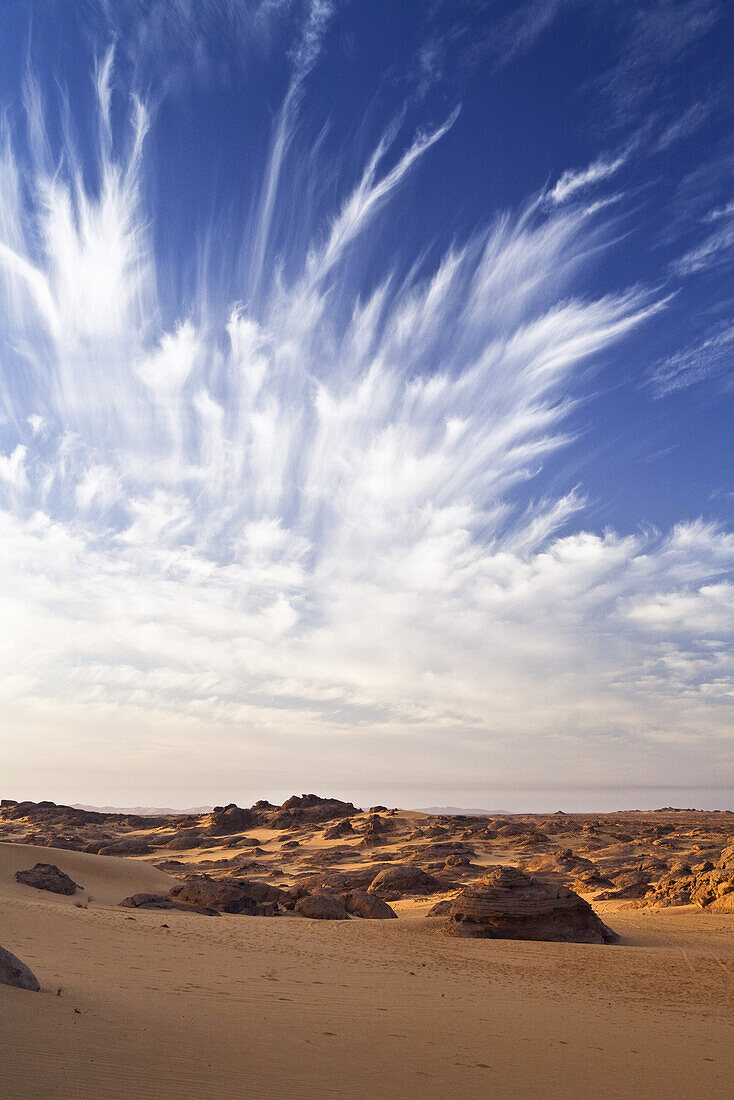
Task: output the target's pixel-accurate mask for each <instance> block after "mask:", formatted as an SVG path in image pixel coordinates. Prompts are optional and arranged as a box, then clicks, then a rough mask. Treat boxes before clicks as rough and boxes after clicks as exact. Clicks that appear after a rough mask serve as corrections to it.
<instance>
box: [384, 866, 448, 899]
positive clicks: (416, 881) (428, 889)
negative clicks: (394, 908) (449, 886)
mask: <svg viewBox="0 0 734 1100" xmlns="http://www.w3.org/2000/svg"><path fill="white" fill-rule="evenodd" d="M368 889H369V893H370V894H377V895H378V896H379V897H381V898H387V899H389V900H394V899H395V898H400V897H404V896H405V895H406V894H434V893H437V892H438V891H439V890H444V889H446V887H445V884H444V883H442V882H439V881H438V879H437V878H434V877H433V875H429V874H428V873H427V872H426V871H423V870H421V868H420V867H416V866H415V864H412V863H400V864H398V865H397V866H395V867H386V868H385V870H384V871H380V872H379V874H378V875H376V876H375V878H374V879H373V880H372V882H371V883H370V885H369V887H368Z"/></svg>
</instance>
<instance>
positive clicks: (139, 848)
mask: <svg viewBox="0 0 734 1100" xmlns="http://www.w3.org/2000/svg"><path fill="white" fill-rule="evenodd" d="M88 850H89V845H88V846H87V847H86V848H85V851H88ZM152 851H153V849H152V848H151V846H150V844H149V843H148V841H147V840H142V839H141V838H140V837H124V838H123V839H122V840H114V841H113V842H112V843H111V844H103V845H102V846H101V847H100V848H98V849H97V855H100V856H149V855H150V854H151V852H152Z"/></svg>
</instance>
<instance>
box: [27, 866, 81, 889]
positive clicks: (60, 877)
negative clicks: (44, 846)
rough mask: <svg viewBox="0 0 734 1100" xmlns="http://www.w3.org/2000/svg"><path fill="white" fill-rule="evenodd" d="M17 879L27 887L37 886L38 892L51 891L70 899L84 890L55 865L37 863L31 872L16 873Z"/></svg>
mask: <svg viewBox="0 0 734 1100" xmlns="http://www.w3.org/2000/svg"><path fill="white" fill-rule="evenodd" d="M15 877H16V879H17V880H18V882H23V883H25V885H26V886H35V888H36V890H49V891H50V892H51V893H52V894H66V895H67V896H68V897H71V896H72V895H73V894H75V893H76V892H77V890H83V889H84V887H82V886H79V884H78V883H76V882H74V880H73V879H72V878H69V876H68V875H66V874H64V872H63V871H60V870H59V868H58V867H56V866H55V865H54V864H53V863H37V864H36V865H35V866H34V867H31V869H30V870H29V871H16V872H15Z"/></svg>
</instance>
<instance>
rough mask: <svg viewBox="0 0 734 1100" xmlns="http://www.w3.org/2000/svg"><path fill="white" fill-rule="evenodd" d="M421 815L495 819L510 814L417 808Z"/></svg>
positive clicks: (495, 811)
mask: <svg viewBox="0 0 734 1100" xmlns="http://www.w3.org/2000/svg"><path fill="white" fill-rule="evenodd" d="M416 812H417V813H419V814H445V815H446V816H447V817H494V816H495V815H497V814H499V815H502V814H509V813H510V811H509V810H467V809H465V808H464V807H463V806H417V807H416Z"/></svg>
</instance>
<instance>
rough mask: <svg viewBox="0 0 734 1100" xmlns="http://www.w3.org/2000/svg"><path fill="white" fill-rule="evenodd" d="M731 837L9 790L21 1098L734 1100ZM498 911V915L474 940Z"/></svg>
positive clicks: (13, 1006)
mask: <svg viewBox="0 0 734 1100" xmlns="http://www.w3.org/2000/svg"><path fill="white" fill-rule="evenodd" d="M732 843H734V813H730V812H726V813H724V812H722V813H707V812H696V811H685V810H681V811H676V810H662V809H661V810H658V811H654V812H639V813H632V812H625V813H618V814H603V815H578V814H551V815H498V816H495V817H482V818H478V817H462V816H436V817H434V816H429V815H426V814H423V813H419V812H411V811H403V810H400V809H396V808H391V809H387V808H385V807H374V808H372V810H371V811H369V812H364V811H362V810H361V809H359V808H358V807H355V806H353V805H352V804H350V803H344V802H340V801H339V800H338V799H327V798H319V797H317V796H315V795H311V796H308V795H307V796H294V797H293V798H291V799H289V800H287V802H286V803H284V804H283V805H282V806H271V805H270V804H268V803H266V802H259V803H256V804H255V805H254V806H252V807H250V808H241V807H237V806H234V805H231V806H228V807H219V808H215V810H214V811H213V812H210V813H203V814H198V815H191V816H186V817H183V816H157V817H141V816H134V815H126V814H122V813H95V812H91V811H88V810H81V809H75V808H72V807H64V806H56V805H54V804H52V803H38V804H36V803H30V802H19V803H15V802H13V801H12V800H9V799H5V800H3V805H2V809H1V810H0V946H2V947H3V948H4V949H5V950H6V951H9V952H12V954H13V955H14V956H16V958H17V959H19V960H20V961H21V962H22V963H23V964H25V966H27V967H29V968H30V970H31V972H32V973H33V975H35V976H36V978H37V979H38V982H39V984H40V990H39V991H37V992H36V991H33V990H32V989H22V988H17V987H14V986H13V985H6V984H0V1015H1V1018H2V1024H3V1026H2V1043H3V1065H2V1078H3V1095H4V1096H8V1097H9V1098H11V1097H18V1098H21V1097H30V1096H38V1095H43V1096H45V1095H53V1096H58V1097H70V1098H71V1097H75V1096H89V1097H98V1096H105V1097H118V1096H119V1097H123V1096H125V1097H130V1096H135V1097H138V1096H140V1097H144V1096H186V1097H192V1098H193V1097H199V1096H209V1095H219V1096H235V1095H237V1096H253V1097H255V1096H268V1097H270V1096H272V1097H276V1096H282V1095H296V1094H297V1095H303V1096H324V1095H326V1096H343V1095H346V1094H348V1095H351V1096H355V1097H365V1098H366V1097H374V1096H379V1097H394V1096H421V1097H432V1098H433V1097H435V1098H439V1097H449V1096H455V1095H462V1096H467V1097H487V1096H495V1095H502V1096H511V1097H518V1098H519V1097H536V1096H554V1097H555V1096H558V1097H561V1096H563V1097H579V1098H580V1097H585V1096H588V1094H589V1092H590V1091H596V1092H599V1093H601V1094H602V1095H604V1096H605V1097H619V1098H622V1097H631V1096H635V1097H650V1098H652V1097H663V1096H675V1097H681V1098H689V1097H690V1098H691V1100H694V1098H698V1097H700V1096H702V1095H706V1096H710V1097H722V1098H724V1097H728V1096H730V1095H731V1080H732V1074H733V1073H734V908H733V907H732V904H731V902H732V901H734V867H733V866H732V851H731V847H732ZM105 852H108V853H109V854H104V853H105ZM39 864H40V865H42V866H45V867H52V868H56V869H57V871H58V872H59V873H60V875H61V876H63V877H64V878H65V879H66V880H67V881H68V880H71V881H72V883H73V884H75V886H76V888H75V889H74V892H73V894H69V893H62V892H56V889H48V883H46V884H42V885H41V886H38V885H35V884H34V883H32V882H28V881H23V880H24V879H27V877H28V876H27V875H26V872H29V871H32V870H33V868H35V867H36V866H37V865H39ZM500 872H501V873H500ZM46 876H47V878H48V872H46ZM503 883H504V884H505V885H504V886H503ZM51 885H52V886H54V887H55V886H56V882H55V878H54V877H53V876H52V881H51ZM503 891H504V892H503ZM477 898H479V899H481V903H482V906H483V908H481V919H482V921H489V922H491V921H492V920H493V919H495V918H496V916H497V913H498V912H499V913H500V916H501V918H502V920H501V921H500V922H499V925H498V926H497V927H492V926H491V924H490V927H487V926H485V924H481V925H479V926H478V927H477V926H473V927H472V929H471V930H470V932H469V934H467V935H464V934H462V931H463V929H464V928H465V927H466V924H465V920H466V917H467V914H468V915H469V916H471V914H472V913H475V911H476V904H477ZM498 898H499V900H498ZM507 898H510V899H511V901H512V904H510V903H509V902H508V901H507ZM518 898H519V899H520V900H517V899H518ZM549 898H550V899H551V900H550V901H549V900H548V899H549ZM570 898H574V899H576V901H575V902H574V903H573V905H572V908H573V912H574V913H576V912H577V907H578V906H579V905H580V906H582V907H583V910H584V914H585V912H586V910H589V913H590V915H591V917H592V918H593V921H594V928H595V929H596V928H597V927H601V928H603V929H605V930H606V933H608V935H607V934H605V935H604V936H601V935H599V936H597V937H596V939H595V941H594V937H591V942H574V937H576V938H582V939H583V938H584V937H586V938H589V936H588V928H589V927H590V926H589V923H588V918H587V917H586V916H585V915H584V924H583V929H582V931H581V933H579V929H578V927H577V926H576V924H574V923H573V922H571V923H570V924H569V920H568V909H567V906H568V902H569V899H570ZM559 899H560V900H559ZM564 899H565V900H564ZM470 900H471V904H470ZM370 903H372V904H370ZM559 905H562V906H564V908H562V912H561V915H560V918H559V914H558V909H557V907H558V906H559ZM508 913H509V914H511V916H512V920H513V922H514V923H513V924H512V926H511V927H510V928H509V929H508V928H506V927H505V925H504V924H503V923H502V922H503V921H506V920H507V919H508ZM549 913H550V914H551V916H550V918H549V916H548V914H549ZM213 917H216V919H212V918H213ZM385 918H387V919H385ZM395 918H397V919H395ZM457 918H458V919H457ZM505 937H509V938H505ZM536 937H537V938H536Z"/></svg>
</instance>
